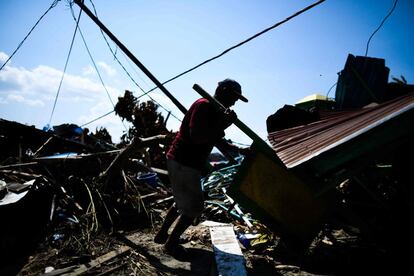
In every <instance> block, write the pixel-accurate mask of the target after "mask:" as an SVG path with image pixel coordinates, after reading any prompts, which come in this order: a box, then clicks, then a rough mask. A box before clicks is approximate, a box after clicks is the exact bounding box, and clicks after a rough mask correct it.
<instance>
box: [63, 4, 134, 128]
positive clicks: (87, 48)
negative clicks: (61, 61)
mask: <svg viewBox="0 0 414 276" xmlns="http://www.w3.org/2000/svg"><path fill="white" fill-rule="evenodd" d="M70 10H71V14H72V17H73V20H75V22H76V17H75V14H74V12H73V8H72V4H70ZM76 27H77V28H78V29H79V33H80V35H81V38H82V41H83V44H84V45H85V48H86V51H87V52H88V55H89V58H90V59H91V61H92V64H93V66H94V68H95V71H96V73H97V74H98V78H99V80H100V81H101V84H102V86H103V88H104V89H105V92H106V95H107V96H108V99H109V101H110V102H111V104H112V107H113V108H114V110H115V104H114V102H113V101H112V98H111V95H110V94H109V91H108V89H107V88H106V85H105V83H104V81H103V79H102V76H101V73H100V72H99V69H98V66H96V63H95V60H94V59H93V57H92V54H91V51H90V50H89V47H88V44H87V43H86V40H85V37H84V36H83V33H82V30H81V29H80V27H79V24H76ZM122 124H123V125H124V128H125V131H128V129H127V127H126V126H125V124H124V122H122Z"/></svg>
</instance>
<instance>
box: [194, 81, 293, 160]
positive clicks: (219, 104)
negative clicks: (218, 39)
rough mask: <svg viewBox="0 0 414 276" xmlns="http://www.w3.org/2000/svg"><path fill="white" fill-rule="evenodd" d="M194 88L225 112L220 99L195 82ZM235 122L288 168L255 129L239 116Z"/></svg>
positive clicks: (261, 147) (274, 158) (264, 149)
mask: <svg viewBox="0 0 414 276" xmlns="http://www.w3.org/2000/svg"><path fill="white" fill-rule="evenodd" d="M193 89H194V90H195V91H197V92H198V93H199V94H200V95H201V96H202V97H203V98H206V99H207V100H208V101H209V102H210V103H212V104H213V105H214V106H215V107H216V108H218V109H219V110H221V111H223V112H224V111H225V110H226V108H225V107H224V106H223V105H222V104H221V103H220V102H219V101H217V100H216V99H215V98H214V97H212V96H211V95H210V94H208V93H207V92H206V91H205V90H204V89H203V88H202V87H201V86H200V85H198V84H194V85H193ZM234 124H235V125H236V126H237V127H238V128H239V129H240V130H241V131H243V133H245V134H246V135H247V136H249V137H250V138H251V139H252V140H253V142H255V143H256V144H257V145H258V146H259V147H260V149H262V150H263V151H264V152H265V153H267V154H268V155H269V154H270V156H271V157H272V159H273V160H275V161H276V162H277V163H278V164H279V165H281V166H283V167H284V168H286V166H285V164H284V163H283V162H282V160H280V158H279V157H278V156H277V155H276V153H275V151H274V150H273V149H272V148H271V147H270V146H269V145H268V144H267V143H266V142H265V141H264V140H263V139H262V138H260V137H259V135H257V134H256V133H255V132H254V131H253V130H251V129H250V128H249V127H248V126H247V125H245V124H244V123H243V122H242V121H240V120H239V119H238V118H237V119H236V121H235V122H234Z"/></svg>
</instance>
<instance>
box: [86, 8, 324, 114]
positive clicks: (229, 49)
mask: <svg viewBox="0 0 414 276" xmlns="http://www.w3.org/2000/svg"><path fill="white" fill-rule="evenodd" d="M90 2H91V3H92V0H90ZM322 2H325V0H320V1H318V2H316V3H314V4H312V5H309V6H307V7H306V8H304V9H302V10H300V11H298V12H296V13H295V14H293V15H291V16H289V17H287V18H286V19H284V20H282V21H280V22H278V23H276V24H274V25H272V26H271V27H268V28H266V29H264V30H263V31H261V32H259V33H257V34H255V35H253V36H251V37H249V38H248V39H246V40H244V41H242V42H240V43H238V44H236V45H234V46H232V47H230V48H228V49H226V50H224V51H223V52H222V53H221V54H219V55H216V56H214V57H212V58H210V59H208V60H205V61H203V62H202V63H200V64H198V65H196V66H194V67H192V68H190V69H188V70H186V71H184V72H182V73H181V74H178V75H176V76H175V77H173V78H171V79H169V80H167V81H165V82H163V83H162V85H164V84H166V83H169V82H171V81H173V80H175V79H177V78H179V77H181V76H183V75H185V74H187V73H189V72H191V71H193V70H195V69H197V68H199V67H201V66H203V65H205V64H207V63H209V62H211V61H213V60H215V59H217V58H219V57H221V56H223V55H225V54H227V53H228V52H230V51H231V50H233V49H235V48H238V47H240V46H242V45H243V44H245V43H247V42H249V41H251V40H253V39H254V38H256V37H258V36H260V35H262V34H264V33H266V32H268V31H270V30H272V29H274V28H276V27H278V26H280V25H282V24H284V23H286V22H287V21H289V20H291V19H292V18H294V17H296V16H298V15H300V14H302V13H304V12H305V11H307V10H309V9H312V8H313V7H315V6H317V5H319V4H321V3H322ZM92 6H93V8H94V11H95V15H96V17H98V16H97V14H96V9H95V6H94V4H93V3H92ZM101 32H102V29H101ZM103 36H104V35H103ZM104 38H105V36H104ZM105 41H106V38H105ZM107 44H108V42H107ZM108 46H109V44H108ZM109 48H110V49H111V52H112V54H113V55H114V58H115V59H116V60H117V61H118V63H120V62H119V60H118V59H117V58H116V55H115V54H114V53H113V51H112V48H111V47H110V46H109ZM122 68H124V70H126V69H125V67H124V66H122ZM127 74H128V73H127ZM128 76H130V74H128ZM133 82H134V83H136V82H135V81H133ZM137 86H138V85H137ZM138 87H139V88H140V89H141V91H142V92H144V91H143V89H142V88H141V87H140V86H138ZM157 88H158V86H156V87H154V88H152V89H150V90H148V91H147V92H144V94H142V95H141V96H139V97H138V98H141V97H143V96H145V95H147V96H148V97H149V98H150V99H151V100H153V99H152V98H151V97H150V96H149V95H148V94H149V93H150V92H152V91H154V90H155V89H157ZM160 106H161V105H160ZM161 107H162V106H161ZM162 108H163V107H162ZM163 109H164V110H165V111H167V112H170V111H168V110H166V109H165V108H163ZM171 115H172V116H173V117H174V118H176V119H177V120H179V121H181V120H180V119H178V118H177V117H176V116H175V115H174V114H172V113H171Z"/></svg>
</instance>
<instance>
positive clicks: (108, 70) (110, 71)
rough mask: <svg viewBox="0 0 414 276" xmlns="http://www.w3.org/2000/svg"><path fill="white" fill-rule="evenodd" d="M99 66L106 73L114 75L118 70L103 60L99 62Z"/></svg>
mask: <svg viewBox="0 0 414 276" xmlns="http://www.w3.org/2000/svg"><path fill="white" fill-rule="evenodd" d="M98 67H99V68H100V69H102V70H103V71H104V72H105V74H106V75H108V76H109V77H113V76H115V75H116V70H115V69H114V68H112V67H111V66H109V65H108V64H106V63H105V62H103V61H99V62H98Z"/></svg>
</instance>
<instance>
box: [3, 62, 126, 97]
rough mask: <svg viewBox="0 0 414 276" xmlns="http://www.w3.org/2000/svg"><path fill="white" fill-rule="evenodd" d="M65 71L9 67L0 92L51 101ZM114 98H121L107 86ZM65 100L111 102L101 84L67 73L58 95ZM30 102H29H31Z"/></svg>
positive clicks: (44, 67) (4, 70) (49, 68)
mask: <svg viewBox="0 0 414 276" xmlns="http://www.w3.org/2000/svg"><path fill="white" fill-rule="evenodd" d="M61 78H62V72H61V71H60V70H57V69H54V68H52V67H49V66H45V65H39V66H37V67H36V68H34V69H32V70H27V69H25V68H21V67H19V68H18V67H12V66H8V67H7V68H5V69H3V70H2V71H1V72H0V93H2V94H7V95H9V94H13V95H21V96H24V98H26V99H29V98H28V97H32V100H35V99H39V98H41V99H43V100H52V99H54V97H55V96H56V93H57V90H58V88H59V83H60V80H61ZM106 88H107V90H108V91H109V93H110V94H111V98H112V99H116V96H117V95H119V91H118V89H115V88H112V87H109V86H107V87H106ZM59 100H62V101H65V100H66V101H82V100H85V101H92V100H93V101H99V100H105V101H108V96H107V95H106V92H105V89H104V88H103V86H102V84H101V83H100V82H95V81H93V80H90V79H88V78H86V77H82V76H76V75H70V74H66V75H65V77H64V79H63V83H62V87H61V90H60V94H59ZM29 102H30V101H28V102H26V103H29Z"/></svg>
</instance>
